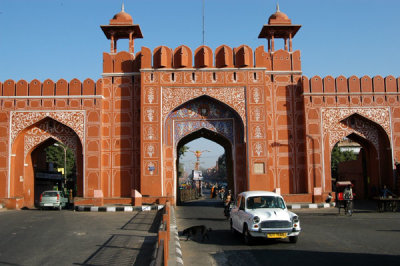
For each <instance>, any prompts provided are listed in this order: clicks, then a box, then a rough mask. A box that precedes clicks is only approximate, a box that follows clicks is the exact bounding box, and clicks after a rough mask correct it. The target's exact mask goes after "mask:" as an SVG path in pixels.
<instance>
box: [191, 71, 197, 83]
mask: <svg viewBox="0 0 400 266" xmlns="http://www.w3.org/2000/svg"><path fill="white" fill-rule="evenodd" d="M192 80H193V81H196V75H195V74H194V72H193V73H192Z"/></svg>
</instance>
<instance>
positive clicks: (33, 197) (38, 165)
mask: <svg viewBox="0 0 400 266" xmlns="http://www.w3.org/2000/svg"><path fill="white" fill-rule="evenodd" d="M55 144H57V145H59V146H58V148H59V149H62V153H64V154H62V156H65V155H67V154H68V153H67V151H68V150H70V152H72V154H73V156H72V157H73V158H75V160H74V162H73V164H74V167H67V175H66V176H65V175H63V174H61V175H60V174H59V173H57V169H54V167H51V166H50V164H49V162H48V160H47V159H46V157H47V156H46V153H47V152H46V149H47V148H48V147H50V146H53V145H55ZM64 151H65V152H64ZM12 154H13V156H12V158H11V170H10V181H11V182H10V194H11V195H12V196H13V197H16V198H23V205H24V206H25V207H33V206H34V205H35V203H36V204H37V201H38V198H39V195H40V192H41V191H43V190H46V189H61V188H62V189H64V187H65V188H71V189H72V190H73V192H74V196H82V195H83V153H82V143H81V141H80V138H79V137H78V135H77V134H76V133H75V131H74V130H72V129H71V128H70V127H68V126H66V125H64V124H62V123H60V122H58V121H57V120H54V119H52V118H50V117H46V118H44V119H42V120H40V121H38V122H36V123H34V124H33V125H31V126H28V127H27V128H25V129H23V130H22V131H21V132H20V133H19V134H18V136H17V137H16V138H15V141H14V143H13V145H12ZM63 159H65V163H64V165H61V166H62V167H60V163H59V165H58V168H63V169H64V171H65V165H67V164H68V163H69V161H67V160H66V159H68V156H67V157H65V158H63ZM68 169H69V173H68ZM65 177H66V178H65Z"/></svg>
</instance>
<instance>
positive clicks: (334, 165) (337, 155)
mask: <svg viewBox="0 0 400 266" xmlns="http://www.w3.org/2000/svg"><path fill="white" fill-rule="evenodd" d="M352 160H357V154H355V153H354V152H353V151H340V149H339V147H338V145H337V144H336V145H335V147H333V149H332V153H331V175H332V178H337V177H338V164H339V163H341V162H345V161H352Z"/></svg>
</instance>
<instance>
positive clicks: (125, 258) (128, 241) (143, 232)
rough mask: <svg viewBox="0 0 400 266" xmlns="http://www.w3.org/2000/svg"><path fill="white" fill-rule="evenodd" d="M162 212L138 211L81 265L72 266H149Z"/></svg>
mask: <svg viewBox="0 0 400 266" xmlns="http://www.w3.org/2000/svg"><path fill="white" fill-rule="evenodd" d="M161 220H162V210H159V211H141V212H138V213H136V214H135V215H133V217H132V218H131V219H129V221H128V222H127V223H125V224H124V225H123V226H121V227H120V228H119V231H118V232H120V233H116V234H112V235H111V237H110V238H108V239H107V241H105V242H104V243H103V244H102V245H99V246H98V248H97V250H96V251H95V252H94V253H93V254H92V255H90V256H89V257H88V258H87V259H86V260H85V261H84V262H83V263H75V265H150V263H151V260H152V255H153V252H154V248H155V244H156V243H157V232H158V228H159V226H160V223H161Z"/></svg>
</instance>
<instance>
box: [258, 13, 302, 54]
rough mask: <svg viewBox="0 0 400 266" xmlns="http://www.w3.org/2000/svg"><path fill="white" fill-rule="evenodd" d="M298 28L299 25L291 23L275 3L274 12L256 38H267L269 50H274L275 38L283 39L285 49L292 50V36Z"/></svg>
mask: <svg viewBox="0 0 400 266" xmlns="http://www.w3.org/2000/svg"><path fill="white" fill-rule="evenodd" d="M300 28H301V25H293V24H292V21H291V20H290V19H289V17H288V16H287V15H286V14H285V13H283V12H281V11H280V10H279V5H276V12H275V13H274V14H272V15H271V16H270V17H269V19H268V24H266V25H264V26H263V27H262V29H261V32H260V34H259V35H258V38H265V39H267V41H268V51H270V52H271V51H272V52H274V51H275V39H284V41H285V50H286V51H290V52H292V51H293V50H292V38H293V37H294V35H296V33H297V31H298V30H299V29H300ZM288 40H289V44H288Z"/></svg>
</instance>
